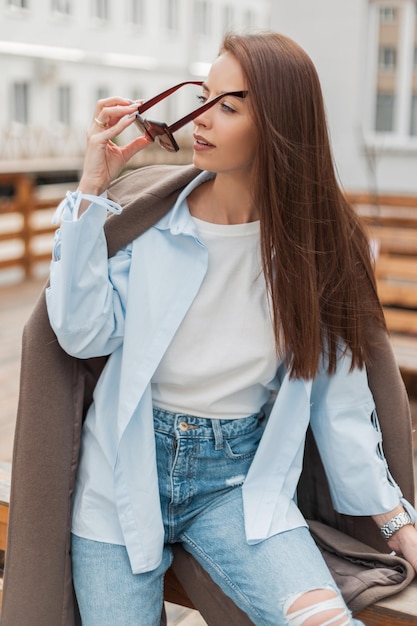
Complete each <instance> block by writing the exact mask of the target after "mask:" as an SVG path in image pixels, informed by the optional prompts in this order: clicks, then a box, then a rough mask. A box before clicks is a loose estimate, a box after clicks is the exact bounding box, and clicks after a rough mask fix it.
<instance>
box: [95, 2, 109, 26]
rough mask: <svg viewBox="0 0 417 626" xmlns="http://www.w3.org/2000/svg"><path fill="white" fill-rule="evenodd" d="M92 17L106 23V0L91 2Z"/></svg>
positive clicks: (107, 6)
mask: <svg viewBox="0 0 417 626" xmlns="http://www.w3.org/2000/svg"><path fill="white" fill-rule="evenodd" d="M92 9H93V17H95V18H97V19H98V20H102V21H103V22H104V21H107V20H108V19H109V2H108V0H93V7H92Z"/></svg>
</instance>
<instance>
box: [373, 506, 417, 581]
mask: <svg viewBox="0 0 417 626" xmlns="http://www.w3.org/2000/svg"><path fill="white" fill-rule="evenodd" d="M398 513H404V508H403V507H402V505H401V504H399V505H398V506H397V507H396V508H395V509H393V510H392V511H389V512H388V513H382V514H380V515H374V516H373V519H374V521H375V523H376V524H377V526H378V528H381V526H383V525H384V524H386V523H387V522H389V521H390V520H391V519H392V518H393V517H395V516H396V515H398ZM387 544H388V546H389V548H390V549H391V550H393V551H394V552H396V553H397V554H398V555H399V556H402V557H404V558H405V559H406V561H408V562H409V563H411V565H412V566H413V567H414V570H415V571H416V573H417V530H416V529H415V528H414V526H413V525H411V524H407V525H406V526H403V527H402V528H400V529H399V530H397V532H395V533H394V534H393V535H392V536H391V537H390V538H389V539H388V541H387Z"/></svg>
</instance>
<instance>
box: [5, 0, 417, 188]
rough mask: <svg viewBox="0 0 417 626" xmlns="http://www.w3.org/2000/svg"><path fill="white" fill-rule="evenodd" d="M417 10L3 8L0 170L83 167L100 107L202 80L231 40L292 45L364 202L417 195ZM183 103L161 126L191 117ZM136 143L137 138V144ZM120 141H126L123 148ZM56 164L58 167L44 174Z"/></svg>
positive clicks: (369, 0)
mask: <svg viewBox="0 0 417 626" xmlns="http://www.w3.org/2000/svg"><path fill="white" fill-rule="evenodd" d="M416 6H417V3H416V2H415V0H344V1H342V0H315V2H311V0H291V2H288V0H0V98H1V102H2V103H3V104H2V107H0V171H2V170H3V171H4V170H5V169H7V168H9V169H14V168H17V167H23V166H24V164H25V163H26V164H28V166H29V165H30V162H32V160H33V159H35V160H39V159H41V160H43V161H44V163H46V164H47V165H48V164H50V163H51V161H50V159H53V163H54V165H55V166H57V167H58V165H59V164H60V163H61V162H63V163H68V162H69V161H70V160H71V159H75V160H76V162H80V159H81V155H82V153H83V150H84V137H85V129H86V127H87V126H88V124H89V121H90V119H91V117H92V113H93V111H94V105H95V102H96V101H97V100H98V99H99V98H103V97H106V96H108V95H115V94H117V95H120V96H124V97H128V98H132V99H136V98H145V99H146V98H148V97H150V96H152V95H154V94H155V93H158V92H159V91H162V90H163V89H165V88H167V87H168V86H171V85H173V84H175V83H179V82H182V81H184V80H198V79H200V78H204V77H205V76H206V74H207V71H208V67H209V63H210V62H211V61H212V60H213V59H214V58H215V56H216V54H217V50H218V46H219V43H220V41H221V38H222V34H223V33H224V32H225V31H227V30H238V31H246V30H251V29H263V28H272V29H274V30H276V31H278V32H282V33H284V34H287V35H289V36H290V37H292V38H294V39H295V40H296V41H297V42H298V43H300V45H301V46H302V47H303V48H304V49H305V50H306V51H307V52H308V53H309V54H310V56H311V57H312V59H313V61H314V63H315V65H316V67H317V69H318V72H319V76H320V79H321V83H322V86H323V92H324V96H325V102H326V107H327V111H328V119H329V127H330V132H331V139H332V145H333V149H334V155H335V162H336V166H337V168H338V172H339V175H340V179H341V182H342V184H343V186H344V187H345V188H347V189H350V190H355V191H371V192H372V193H375V192H381V193H382V192H394V193H416V192H417V9H416ZM193 98H194V95H193V94H192V93H190V90H186V89H184V90H181V91H180V92H178V93H177V94H176V95H175V97H174V96H172V97H171V98H169V99H168V100H166V101H164V103H163V104H161V105H158V106H159V108H158V109H157V110H155V112H154V116H155V117H157V116H158V117H160V118H161V119H164V120H166V121H168V122H169V121H174V120H175V119H176V118H178V117H180V116H181V115H182V114H185V113H186V112H189V111H190V110H191V109H192V108H193V106H194V104H195V100H194V99H193ZM132 132H133V131H132ZM121 140H123V138H121ZM48 159H49V161H48Z"/></svg>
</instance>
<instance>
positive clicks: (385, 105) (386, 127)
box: [375, 92, 395, 133]
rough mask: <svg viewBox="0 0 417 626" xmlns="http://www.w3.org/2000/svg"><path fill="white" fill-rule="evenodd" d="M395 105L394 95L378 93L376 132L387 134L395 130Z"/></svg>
mask: <svg viewBox="0 0 417 626" xmlns="http://www.w3.org/2000/svg"><path fill="white" fill-rule="evenodd" d="M394 103H395V97H394V94H392V93H382V92H381V93H378V95H377V98H376V120H375V130H376V131H377V132H380V133H386V132H391V131H392V130H393V129H394Z"/></svg>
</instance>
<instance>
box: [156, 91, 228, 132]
mask: <svg viewBox="0 0 417 626" xmlns="http://www.w3.org/2000/svg"><path fill="white" fill-rule="evenodd" d="M223 97H224V96H222V95H220V96H218V97H217V98H213V100H210V102H206V103H205V104H203V105H202V106H201V107H198V109H195V110H194V111H191V113H189V114H188V115H186V116H185V117H182V118H181V119H180V120H178V122H174V124H171V126H168V128H167V130H169V132H170V133H175V131H177V130H179V129H180V128H182V127H183V126H185V125H186V124H188V122H191V121H192V120H193V119H194V118H195V117H197V115H201V113H204V112H205V111H207V109H210V108H211V107H212V106H213V105H214V104H216V102H218V101H219V100H221V98H223Z"/></svg>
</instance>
